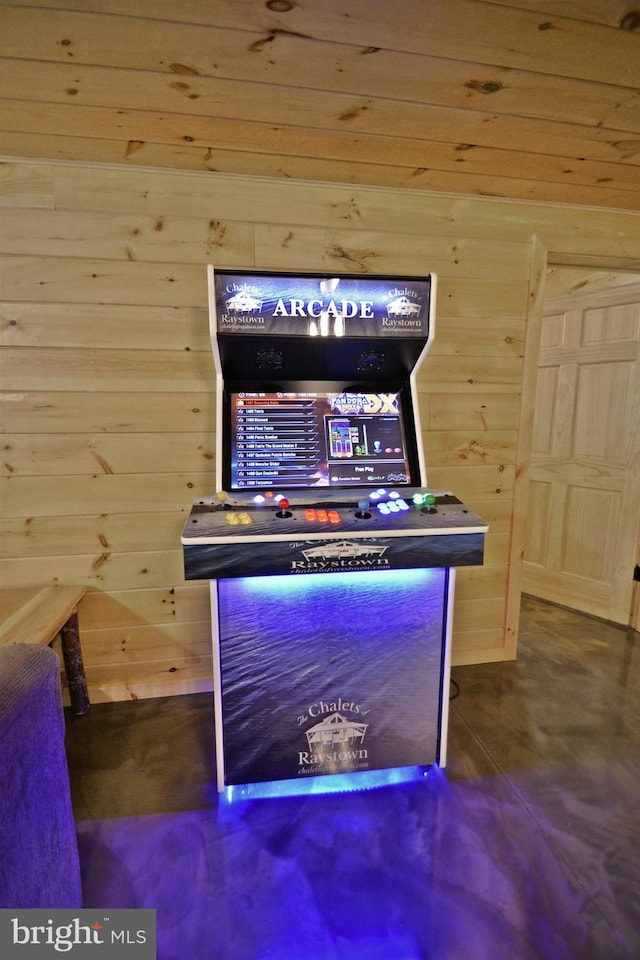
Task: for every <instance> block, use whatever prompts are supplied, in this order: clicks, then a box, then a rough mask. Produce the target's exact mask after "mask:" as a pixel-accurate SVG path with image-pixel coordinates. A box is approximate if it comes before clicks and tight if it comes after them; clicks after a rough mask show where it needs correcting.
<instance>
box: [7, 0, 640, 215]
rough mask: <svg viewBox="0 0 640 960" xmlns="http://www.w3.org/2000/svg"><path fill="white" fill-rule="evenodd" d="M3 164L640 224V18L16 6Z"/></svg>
mask: <svg viewBox="0 0 640 960" xmlns="http://www.w3.org/2000/svg"><path fill="white" fill-rule="evenodd" d="M0 19H1V22H0V57H1V58H0V156H4V157H5V158H16V157H21V158H44V159H62V160H69V161H82V162H100V163H109V164H123V165H125V166H129V167H134V166H138V167H140V166H142V167H156V168H157V167H160V168H165V169H173V170H189V171H202V172H206V171H219V172H223V173H242V174H250V175H257V176H265V177H280V178H298V179H303V180H312V181H325V182H327V181H331V182H340V183H353V184H369V185H377V186H384V187H397V188H404V189H408V190H410V189H424V190H432V191H443V192H446V193H455V194H467V195H474V196H478V195H480V196H487V197H507V198H513V199H521V200H528V201H551V202H563V203H570V204H582V205H591V206H598V207H610V208H617V209H622V210H638V209H640V93H639V90H638V86H639V83H640V0H491V2H489V0H25V2H22V3H2V4H0Z"/></svg>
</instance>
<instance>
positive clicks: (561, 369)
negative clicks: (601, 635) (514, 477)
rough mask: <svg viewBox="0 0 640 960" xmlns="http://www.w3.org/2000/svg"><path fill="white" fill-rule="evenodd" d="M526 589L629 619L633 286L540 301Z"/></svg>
mask: <svg viewBox="0 0 640 960" xmlns="http://www.w3.org/2000/svg"><path fill="white" fill-rule="evenodd" d="M530 479H531V483H530V501H529V510H528V522H527V530H526V545H525V556H524V565H523V589H524V591H525V592H526V593H531V594H533V595H534V596H539V597H542V598H544V599H547V600H552V601H554V602H556V603H562V604H564V605H566V606H570V607H574V608H576V609H579V610H583V611H585V612H587V613H591V614H594V615H596V616H601V617H605V618H606V619H609V620H613V621H614V622H617V623H625V624H626V623H629V620H630V615H631V606H632V593H633V569H634V564H635V562H636V561H635V557H636V552H637V542H638V531H639V529H640V284H637V283H634V284H629V285H626V286H624V287H621V288H619V289H617V290H616V289H609V290H603V291H600V292H598V293H595V294H593V293H592V294H590V295H589V296H588V297H579V296H576V295H572V296H569V297H563V298H557V299H554V300H553V301H549V303H548V304H547V310H546V312H545V316H544V320H543V327H542V337H541V349H540V360H539V370H538V382H537V388H536V411H535V418H534V428H533V444H532V461H531V474H530Z"/></svg>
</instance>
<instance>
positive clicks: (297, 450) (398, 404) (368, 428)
mask: <svg viewBox="0 0 640 960" xmlns="http://www.w3.org/2000/svg"><path fill="white" fill-rule="evenodd" d="M402 400H403V397H402V391H401V390H399V391H391V392H386V391H382V390H381V391H369V390H363V391H362V392H360V391H358V390H353V389H350V390H349V391H340V390H320V391H317V390H316V391H298V390H296V391H276V390H274V391H271V392H264V391H257V392H248V391H237V392H232V393H231V394H230V395H229V419H230V423H229V426H230V433H229V439H230V443H229V448H230V449H229V454H230V468H231V469H230V489H231V490H245V491H247V490H251V489H252V488H262V489H264V488H268V489H273V490H277V489H285V488H291V487H358V486H370V485H371V484H381V485H385V484H393V485H394V486H398V485H403V484H405V485H406V484H410V483H412V466H411V462H412V458H411V456H410V452H409V451H408V449H407V442H406V435H407V431H406V430H405V425H404V416H405V411H403V406H402ZM415 480H416V477H413V481H414V482H415Z"/></svg>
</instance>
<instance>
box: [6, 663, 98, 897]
mask: <svg viewBox="0 0 640 960" xmlns="http://www.w3.org/2000/svg"><path fill="white" fill-rule="evenodd" d="M81 906H82V887H81V881H80V860H79V856H78V842H77V836H76V828H75V822H74V819H73V811H72V808H71V792H70V788H69V772H68V769H67V758H66V754H65V750H64V712H63V708H62V691H61V686H60V663H59V661H58V658H57V656H56V654H55V653H54V651H53V650H51V648H50V647H39V646H30V645H27V644H13V645H9V646H3V647H0V907H2V908H11V909H17V908H30V907H43V908H48V909H52V908H55V907H67V908H71V909H78V908H80V907H81Z"/></svg>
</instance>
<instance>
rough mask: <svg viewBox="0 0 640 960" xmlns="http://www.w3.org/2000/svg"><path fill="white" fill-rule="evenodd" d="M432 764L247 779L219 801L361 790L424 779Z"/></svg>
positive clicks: (226, 790) (228, 791)
mask: <svg viewBox="0 0 640 960" xmlns="http://www.w3.org/2000/svg"><path fill="white" fill-rule="evenodd" d="M435 769H437V767H435V765H434V766H433V767H393V768H390V769H386V770H366V771H360V772H358V773H343V774H341V773H336V774H331V775H330V776H323V777H309V778H307V779H299V780H271V781H268V782H266V783H246V784H244V783H243V784H240V785H237V786H229V787H226V788H225V790H224V791H223V793H222V795H221V797H220V799H221V802H223V803H224V802H226V803H233V802H234V801H238V800H263V799H272V798H275V797H297V796H302V795H315V796H320V795H322V794H328V793H353V792H356V791H360V790H375V789H377V788H379V787H389V786H393V784H397V783H410V782H411V781H415V780H418V781H420V780H424V779H425V778H426V777H427V776H428V775H429V774H430V773H431V772H432V771H433V770H435Z"/></svg>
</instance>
